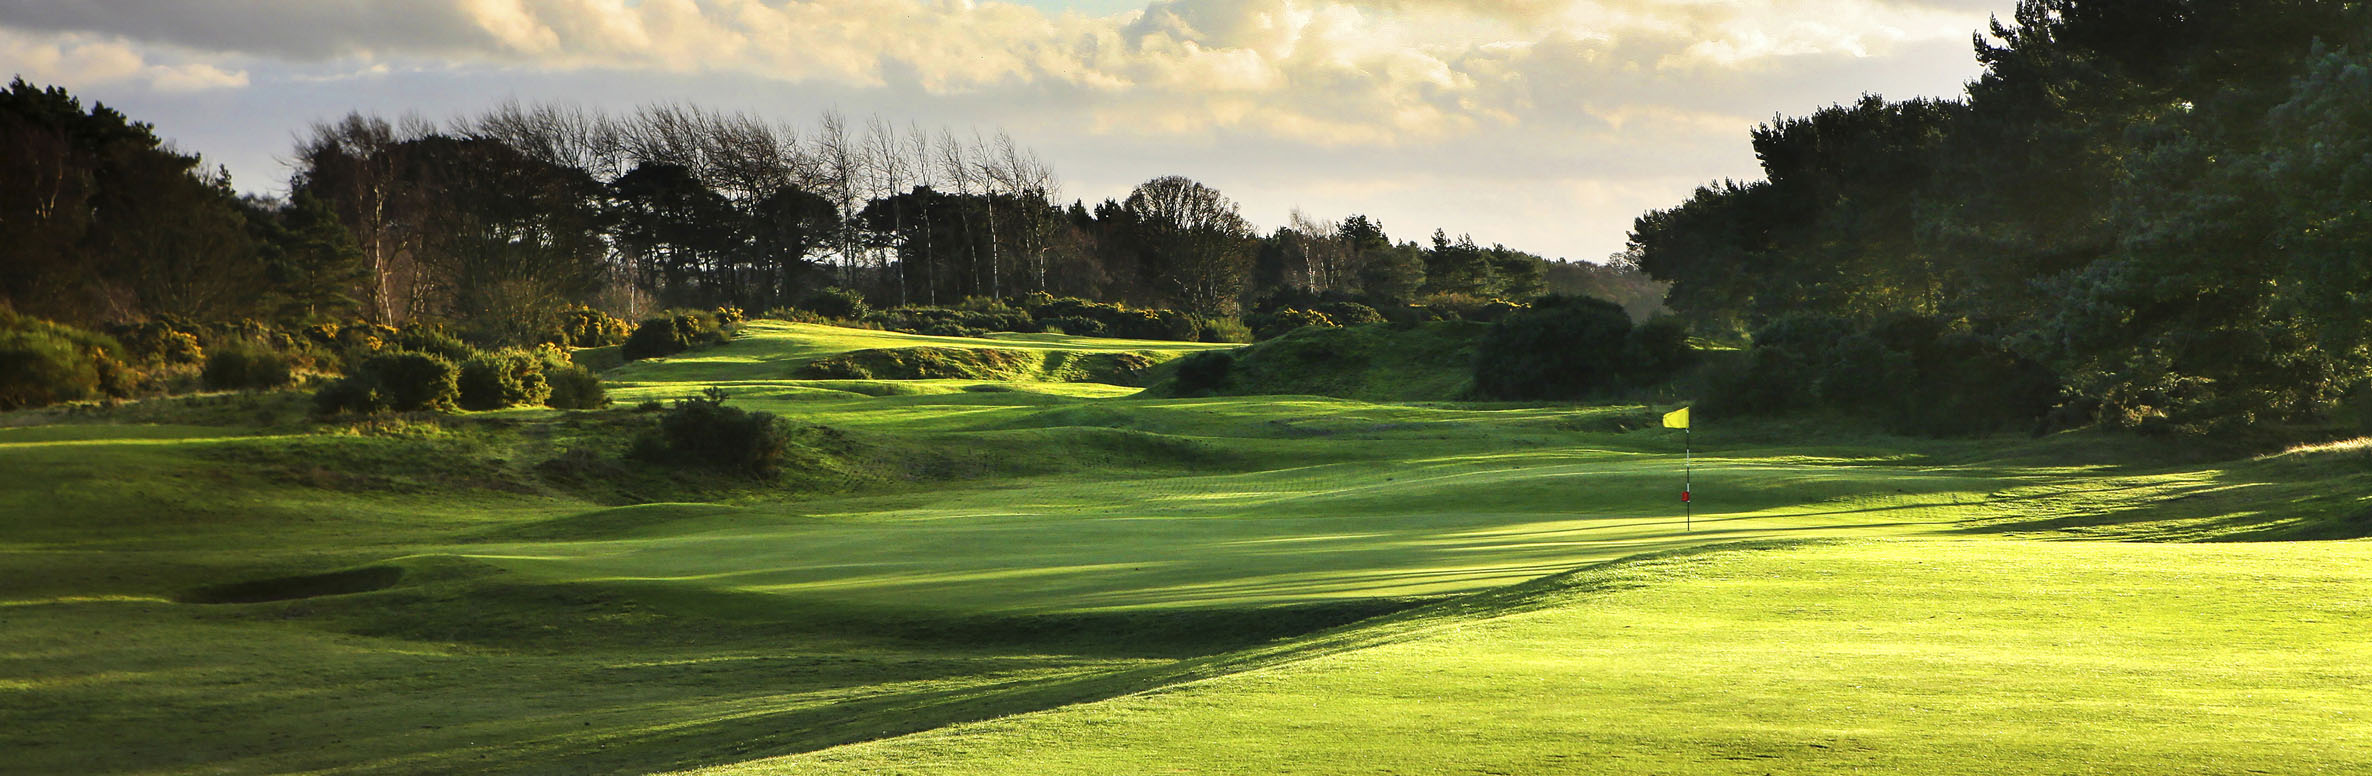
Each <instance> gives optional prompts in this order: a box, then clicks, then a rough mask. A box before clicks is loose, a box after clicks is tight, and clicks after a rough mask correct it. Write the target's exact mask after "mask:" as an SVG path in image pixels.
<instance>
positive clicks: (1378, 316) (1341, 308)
mask: <svg viewBox="0 0 2372 776" xmlns="http://www.w3.org/2000/svg"><path fill="white" fill-rule="evenodd" d="M1309 309H1310V310H1312V311H1315V312H1318V313H1322V314H1324V315H1325V316H1326V318H1327V320H1331V321H1333V322H1334V325H1336V326H1358V325H1361V324H1368V323H1383V322H1384V314H1383V313H1380V312H1376V309H1375V308H1373V307H1369V306H1367V305H1363V304H1360V303H1358V302H1327V303H1325V304H1321V305H1317V306H1315V307H1311V308H1309Z"/></svg>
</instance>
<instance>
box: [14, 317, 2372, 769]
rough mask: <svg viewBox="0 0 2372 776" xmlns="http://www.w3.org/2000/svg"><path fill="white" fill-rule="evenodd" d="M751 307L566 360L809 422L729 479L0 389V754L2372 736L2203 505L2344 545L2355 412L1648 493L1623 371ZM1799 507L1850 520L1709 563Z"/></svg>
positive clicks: (2349, 584)
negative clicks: (1585, 371)
mask: <svg viewBox="0 0 2372 776" xmlns="http://www.w3.org/2000/svg"><path fill="white" fill-rule="evenodd" d="M746 331H747V333H746V335H745V336H743V337H742V338H740V339H736V340H735V341H733V342H732V343H730V344H727V345H723V346H720V347H717V348H714V349H711V350H704V351H695V352H693V353H690V354H686V355H685V356H684V357H682V358H678V359H668V360H663V361H657V362H638V363H636V364H631V365H627V366H625V367H622V368H620V369H618V370H615V371H614V372H612V373H611V376H612V378H613V380H614V381H615V382H614V390H613V393H614V394H615V395H616V396H618V397H620V400H621V402H622V403H624V404H625V405H631V404H633V403H635V402H639V401H642V400H645V399H670V398H676V397H681V396H685V395H689V394H693V393H697V392H698V391H700V390H701V389H703V388H706V387H710V386H719V387H723V388H724V389H725V390H727V392H728V393H729V394H730V395H731V397H732V398H731V399H729V401H730V402H731V403H733V404H735V405H737V406H745V407H750V408H755V409H764V410H768V411H773V412H777V413H781V414H783V415H785V416H787V417H790V418H792V419H794V420H796V421H798V422H800V423H802V424H808V425H809V427H811V428H823V429H829V436H828V437H825V436H818V437H816V438H817V439H826V440H828V442H829V443H828V444H820V445H819V446H817V447H815V448H814V449H812V450H810V451H808V454H807V455H806V457H803V458H800V459H798V460H800V461H801V464H800V469H799V471H794V472H791V473H789V474H786V476H785V477H784V478H783V479H782V480H781V481H779V482H776V483H773V484H770V485H760V484H756V483H749V482H745V481H739V480H735V479H732V478H730V477H723V476H699V475H687V474H681V473H670V472H668V471H664V470H657V469H654V468H653V467H650V466H648V465H647V464H639V463H635V462H630V461H624V460H621V459H618V458H617V457H616V453H617V452H619V451H621V450H622V449H623V448H624V446H625V442H626V440H627V439H628V438H630V437H631V436H632V435H633V433H635V432H636V430H637V429H639V428H642V427H644V426H647V425H648V424H649V423H650V422H651V418H652V416H651V415H648V414H643V413H640V412H637V411H636V410H634V409H632V408H631V407H630V406H621V407H619V408H617V409H612V410H607V411H602V412H590V413H561V412H553V411H544V410H512V411H503V412H494V413H476V414H469V415H463V416H457V417H448V418H434V417H415V418H396V419H382V420H376V421H366V422H337V423H329V424H320V423H315V422H312V421H309V420H307V419H306V418H305V417H304V416H303V411H302V408H303V404H304V401H303V397H301V396H297V395H263V396H241V395H223V396H205V397H195V398H184V399H174V400H160V401H154V402H139V403H134V404H129V405H125V406H121V407H114V408H106V407H88V408H67V409H58V410H47V411H39V412H22V413H12V414H8V415H0V579H5V580H6V584H5V587H0V624H5V627H0V751H5V752H7V753H8V756H7V757H5V758H0V760H5V762H6V764H5V765H0V770H13V771H21V772H28V773H56V772H74V773H159V772H162V773H182V772H190V773H194V772H225V771H227V772H324V771H327V772H356V773H420V772H469V773H477V772H516V773H579V772H649V771H664V770H671V769H688V768H700V767H719V768H729V769H730V768H745V769H749V770H755V771H760V772H771V771H788V772H805V771H806V770H808V769H810V768H819V769H838V770H842V771H845V772H872V771H894V770H899V769H905V770H911V771H916V772H924V771H927V772H947V773H963V772H975V771H977V772H1036V771H1037V770H1043V771H1045V772H1107V773H1108V772H1164V771H1173V770H1174V771H1182V772H1267V771H1275V770H1296V769H1298V770H1303V771H1309V772H1329V770H1328V769H1333V770H1335V771H1341V772H1375V771H1379V770H1384V769H1385V768H1384V766H1385V765H1389V764H1391V762H1396V761H1388V760H1387V759H1386V758H1404V759H1405V762H1407V763H1408V765H1407V767H1405V768H1404V769H1403V770H1405V771H1407V772H1486V771H1491V770H1496V771H1499V772H1515V773H1520V772H1536V771H1558V770H1565V771H1585V772H1586V771H1611V772H1690V771H1702V772H1732V771H1735V772H1757V773H1760V772H1795V771H1802V770H1823V769H1825V770H1842V769H1847V768H1853V767H1860V768H1865V769H1870V770H1905V771H1926V772H1947V773H1948V772H2029V771H2083V770H2089V771H2096V772H2152V771H2157V770H2167V769H2171V770H2182V769H2185V768H2189V769H2191V770H2194V771H2201V772H2207V771H2220V770H2239V769H2241V768H2224V767H2222V766H2242V765H2245V766H2246V767H2256V768H2260V769H2264V770H2269V771H2273V772H2307V771H2311V770H2313V769H2315V768H2322V769H2324V770H2326V771H2331V772H2344V771H2348V770H2360V769H2362V767H2363V766H2365V765H2366V764H2367V758H2366V753H2365V749H2364V741H2363V738H2362V732H2361V731H2363V730H2364V729H2365V726H2362V725H2360V724H2356V723H2358V722H2360V720H2361V716H2362V713H2363V711H2364V710H2363V709H2362V706H2363V705H2364V704H2365V702H2366V701H2365V697H2366V696H2365V695H2364V688H2365V687H2366V686H2367V685H2366V678H2365V675H2364V674H2363V673H2362V671H2361V669H2358V668H2355V667H2353V666H2360V665H2363V664H2364V661H2363V660H2362V658H2363V657H2364V655H2363V649H2364V648H2363V646H2362V644H2361V643H2360V642H2362V640H2361V639H2351V638H2350V636H2351V635H2353V634H2351V633H2350V632H2349V631H2350V629H2351V628H2352V627H2353V625H2354V623H2355V621H2360V618H2361V615H2362V607H2363V606H2364V605H2365V602H2366V601H2367V600H2372V582H2367V580H2365V579H2364V578H2363V574H2361V573H2358V570H2361V569H2363V568H2365V564H2364V563H2363V561H2364V560H2365V559H2364V558H2363V555H2364V553H2365V548H2366V547H2367V546H2368V545H2366V544H2364V543H2361V542H2347V541H2336V542H2335V541H2316V542H2303V541H2280V542H2274V541H2258V542H2255V543H2251V544H2235V543H2232V542H2233V541H2234V540H2276V539H2348V538H2355V537H2361V536H2365V535H2368V534H2372V521H2367V518H2366V515H2367V514H2368V512H2367V510H2366V508H2365V507H2366V505H2367V495H2372V464H2368V462H2367V459H2366V456H2365V455H2364V454H2363V452H2362V450H2363V447H2362V446H2360V445H2359V446H2354V447H2350V446H2344V445H2342V446H2332V447H2325V448H2314V449H2300V450H2296V451H2292V452H2289V453H2286V454H2278V455H2269V456H2263V457H2257V458H2250V457H2245V456H2244V457H2240V458H2236V459H2232V460H2216V459H2217V458H2219V457H2218V456H2207V455H2201V454H2197V453H2195V452H2193V451H2187V450H2183V449H2179V448H2175V447H2171V446H2168V445H2163V444H2158V443H2155V442H2152V441H2150V440H2134V439H2127V438H2119V437H2114V436H2105V435H2094V434H2063V435H2058V436H2055V437H2051V438H2047V439H2041V440H2031V439H2025V438H2004V439H1991V440H1978V441H1957V442H1936V441H1920V440H1908V439H1900V438H1893V437H1884V436H1875V435H1870V434H1866V433H1861V432H1856V431H1852V430H1849V429H1842V428H1838V427H1835V426H1833V425H1830V424H1824V423H1819V422H1813V421H1762V422H1756V423H1750V424H1737V425H1722V424H1712V423H1708V424H1706V427H1704V428H1700V429H1699V433H1697V434H1696V436H1695V439H1696V444H1697V448H1698V456H1699V457H1698V459H1697V460H1698V467H1699V468H1698V470H1697V496H1698V503H1697V509H1698V513H1697V515H1696V521H1695V524H1694V526H1693V529H1694V530H1689V531H1683V530H1681V528H1682V526H1681V523H1680V518H1681V516H1680V514H1679V513H1678V511H1677V507H1678V506H1679V504H1678V503H1677V501H1676V498H1675V497H1676V495H1677V492H1676V491H1677V489H1678V482H1677V480H1678V474H1679V471H1678V466H1677V462H1678V456H1677V453H1678V452H1679V450H1678V442H1679V440H1678V439H1677V438H1675V437H1674V436H1673V435H1672V434H1671V433H1670V432H1667V431H1662V430H1659V429H1654V428H1652V426H1653V419H1654V413H1653V412H1652V411H1650V410H1648V409H1646V408H1639V407H1597V408H1582V407H1572V406H1525V405H1490V404H1472V405H1466V404H1378V403H1367V402H1362V401H1354V400H1348V399H1339V398H1324V397H1315V396H1247V397H1227V398H1199V399H1186V398H1137V397H1133V396H1131V394H1132V393H1134V391H1135V389H1130V388H1124V387H1117V386H1108V385H1098V384H1092V383H1044V382H995V381H973V380H938V381H898V380H844V381H812V380H799V379H793V378H790V377H788V376H787V375H789V374H790V373H791V371H792V370H794V369H796V368H797V367H798V366H799V365H801V364H804V363H808V362H811V361H813V360H815V359H819V358H825V357H829V356H831V355H833V354H835V353H845V352H849V351H853V350H861V349H868V348H883V347H907V346H931V347H950V346H962V347H996V348H1039V349H1044V350H1049V351H1065V352H1075V353H1096V352H1103V353H1116V352H1140V351H1145V350H1154V349H1163V348H1167V349H1169V350H1167V351H1165V352H1168V353H1171V354H1175V353H1178V352H1184V351H1187V350H1193V349H1197V348H1201V347H1204V346H1199V345H1192V344H1180V343H1148V342H1124V341H1105V340H1096V339H1091V338H1075V337H1062V336H1060V335H1029V336H1026V337H1009V338H1003V339H1000V340H997V341H995V342H993V343H985V344H984V342H983V341H979V340H962V339H957V338H926V337H912V336H910V335H901V334H886V333H881V332H870V331H858V330H847V329H833V328H830V327H817V326H806V325H790V324H780V323H773V322H759V323H756V324H754V325H752V326H750V327H749V328H748V329H747V330H746ZM951 342H952V343H957V344H955V345H950V344H949V343H951ZM814 433H817V434H822V433H824V432H814ZM1796 539H1814V540H1820V541H1830V540H1845V541H1847V543H1844V544H1816V545H1810V546H1803V547H1794V548H1792V549H1784V550H1776V551H1769V552H1726V551H1722V548H1724V547H1734V546H1737V545H1738V544H1739V543H1741V542H1771V541H1779V542H1785V541H1790V540H1796ZM2086 539H2112V540H2129V541H2127V542H2123V543H2109V542H2094V541H2069V540H2086ZM2130 540H2149V541H2161V542H2163V541H2178V542H2184V543H2181V544H2166V545H2145V544H2134V543H2131V542H2130ZM1791 546H1792V545H1791ZM1706 549H1711V550H1713V552H1711V553H1710V554H1705V553H1700V552H1699V550H1706ZM1643 553H1674V554H1670V555H1666V556H1662V557H1661V559H1657V560H1648V561H1640V560H1635V559H1636V558H1638V557H1639V556H1641V555H1642V554H1643ZM1626 558H1632V559H1634V560H1631V561H1625V560H1624V559H1626ZM1605 564H1612V565H1605ZM1575 569H1588V570H1585V571H1582V572H1580V573H1578V574H1574V575H1569V576H1557V575H1561V574H1566V573H1567V572H1571V571H1573V570H1575ZM2144 572H2149V573H2144ZM1544 578H1545V579H1544ZM1411 607H1415V608H1411ZM1928 615H1937V616H1946V617H1955V618H1957V619H1948V620H1944V621H1938V622H1930V621H1926V620H1917V618H1918V617H1924V616H1928ZM2350 618H2354V619H2353V620H2351V619H2350ZM1914 620H1917V621H1916V622H1914ZM1626 625H1627V626H1631V627H1628V628H1625V627H1622V626H1626ZM2101 639H2108V640H2107V641H2102V640H2101ZM2100 644H2112V645H2114V649H2113V650H2110V651H2108V652H2103V651H2102V648H2101V647H2100V646H2099V645H2100ZM1665 655H1669V656H1671V657H1672V658H1673V661H1670V662H1666V661H1663V660H1662V656H1665ZM2186 655H2187V656H2188V657H2186ZM1684 657H1693V658H1694V662H1681V661H1680V658H1684ZM2235 660H2242V661H2248V664H2250V665H2261V666H2262V667H2263V669H2262V670H2263V673H2262V674H2259V673H2251V672H2243V671H2239V670H2237V669H2235V668H2233V666H2235V665H2238V664H2237V663H2234V662H2232V661H2235ZM2216 661H2224V662H2216ZM1690 665H1695V666H1700V667H1702V668H1701V669H1683V668H1680V667H1684V666H1690ZM2218 666H2221V668H2217V667H2218ZM1750 669H1768V670H1767V671H1765V672H1762V673H1756V672H1755V671H1754V670H1750ZM2211 669H2212V670H2211ZM1921 671H1931V673H1928V674H1923V673H1920V672H1921ZM1862 674H1867V675H1868V677H1869V678H1868V681H1865V682H1863V684H1864V685H1865V686H1864V687H1852V686H1850V683H1849V682H1846V681H1845V679H1847V678H1850V677H1852V676H1856V675H1862ZM2260 678H2262V679H2263V681H2262V682H2260V681H2258V680H2259V679H2260ZM1976 679H1985V680H1987V681H1990V682H1992V683H1991V684H1986V683H1983V682H1977V681H1975V680H1976ZM1551 696H1554V697H1555V698H1559V699H1562V698H1570V699H1573V703H1570V704H1567V705H1564V706H1555V705H1551V704H1548V703H1545V702H1544V701H1543V700H1542V699H1544V698H1549V697H1551ZM2302 699H2303V700H2302ZM1913 701H1916V702H1915V703H1914V702H1913ZM2318 704H2319V705H2318ZM2308 706H2312V707H2313V708H2315V709H2320V710H2322V711H2325V712H2328V713H2326V714H2322V715H2321V716H2317V714H2316V713H2306V712H2302V711H2300V709H2302V708H2306V707H2308ZM2317 713H2320V712H2317ZM1014 715H1019V716H1014ZM2186 719H2189V720H2195V721H2197V724H2196V725H2195V726H2193V727H2192V728H2185V727H2184V726H2183V723H2182V721H2183V720H2186ZM981 720H994V721H992V722H981V723H979V724H968V723H974V722H977V721H981ZM2251 720H2258V721H2251ZM1682 721H1687V722H1691V723H1694V725H1693V726H1690V725H1682V724H1680V723H1681V722H1682ZM2276 728H2279V730H2276ZM1692 731H1693V732H1692ZM2083 731H2097V732H2098V733H2099V737H2097V739H2095V740H2090V741H2091V742H2090V743H2087V742H2086V741H2079V740H2077V739H2078V738H2079V737H2080V734H2081V733H2082V732H2083ZM909 734H912V735H911V736H910V735H909ZM2285 735H2286V736H2290V738H2287V739H2284V738H2282V737H2281V736H2285ZM1552 739H1553V740H1552ZM868 741H873V742H876V743H863V742H868ZM2284 741H2289V742H2292V748H2291V749H2289V750H2287V751H2286V752H2285V750H2284V749H2283V748H2282V747H2283V745H2284V744H2283V743H2282V742H2284ZM2298 741H2311V742H2314V743H2312V744H2297V743H2295V742H2298ZM2107 742H2114V745H2113V746H2112V745H2111V744H2110V743H2107ZM1824 747H1825V748H1824ZM1427 752H1438V754H1427ZM2119 752H2123V753H2126V754H2118V753H2119ZM776 757H789V758H791V759H784V760H776V759H769V758H776ZM1732 757H1738V758H1745V759H1736V760H1732V759H1728V758H1732ZM1428 758H1431V759H1428ZM1559 758H1562V759H1559ZM1997 764H1998V765H2000V766H2001V767H1998V768H1996V767H1992V766H1994V765H1997ZM1634 765H1635V766H1636V767H1633V766H1634Z"/></svg>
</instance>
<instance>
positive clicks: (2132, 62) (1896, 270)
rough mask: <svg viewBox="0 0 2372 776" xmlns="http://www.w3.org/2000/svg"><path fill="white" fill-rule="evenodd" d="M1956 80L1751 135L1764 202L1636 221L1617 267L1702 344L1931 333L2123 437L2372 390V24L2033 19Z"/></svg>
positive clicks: (1675, 210)
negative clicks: (1923, 95) (1867, 329)
mask: <svg viewBox="0 0 2372 776" xmlns="http://www.w3.org/2000/svg"><path fill="white" fill-rule="evenodd" d="M1976 54H1977V59H1978V61H1979V62H1980V63H1981V64H1982V65H1983V66H1984V68H1985V70H1984V73H1983V75H1982V76H1981V77H1980V78H1979V79H1978V80H1977V81H1976V82H1974V83H1971V84H1970V85H1969V87H1968V94H1967V96H1966V98H1965V99H1962V100H1951V101H1938V100H1911V101H1906V102H1889V101H1886V100H1884V99H1881V98H1879V97H1876V96H1869V97H1865V98H1863V99H1861V100H1860V101H1858V102H1855V103H1853V104H1851V105H1838V106H1832V107H1829V108H1825V109H1822V110H1819V111H1815V112H1814V113H1813V114H1812V115H1810V116H1805V117H1781V118H1778V119H1774V120H1773V121H1772V122H1770V123H1767V124H1764V125H1762V126H1761V127H1759V128H1757V129H1756V130H1755V131H1754V132H1753V135H1752V141H1753V146H1754V150H1755V153H1756V155H1757V157H1758V158H1759V159H1761V161H1762V165H1763V172H1764V178H1763V179H1762V180H1757V181H1750V182H1734V181H1725V182H1722V183H1719V184H1715V185H1711V186H1706V187H1704V188H1700V189H1698V190H1697V191H1696V193H1695V194H1694V195H1693V196H1691V197H1690V198H1689V199H1688V200H1687V201H1685V202H1682V203H1680V204H1678V205H1676V206H1674V207H1671V208H1667V209H1662V210H1657V211H1653V212H1650V213H1647V214H1645V215H1643V216H1641V217H1640V218H1639V219H1638V221H1637V222H1636V224H1635V225H1634V227H1633V229H1632V232H1631V236H1630V253H1631V255H1632V256H1633V257H1635V258H1634V260H1635V262H1636V264H1637V266H1638V267H1639V268H1640V269H1643V270H1645V271H1646V273H1647V274H1648V275H1650V276H1652V277H1654V278H1655V279H1657V280H1660V281H1666V282H1669V283H1671V284H1672V290H1671V294H1670V296H1669V300H1668V301H1669V304H1670V305H1671V307H1672V308H1673V309H1675V310H1677V311H1679V312H1680V313H1682V314H1683V315H1685V316H1686V317H1688V318H1689V319H1690V320H1692V321H1695V322H1697V324H1698V326H1699V328H1700V329H1701V330H1704V331H1706V333H1709V334H1719V333H1721V332H1722V331H1725V330H1726V331H1741V330H1750V329H1757V328H1763V327H1766V326H1767V325H1768V324H1771V323H1772V322H1774V321H1777V320H1779V319H1781V318H1783V317H1786V316H1789V315H1794V314H1799V313H1818V314H1823V315H1830V316H1842V317H1845V318H1851V319H1859V320H1873V319H1875V318H1877V317H1879V316H1888V315H1902V314H1909V315H1917V316H1925V317H1929V318H1932V319H1934V320H1936V321H1938V322H1939V324H1940V325H1944V326H1946V327H1947V328H1948V329H1950V330H1951V331H1954V332H1960V333H1962V334H1965V335H1966V336H1973V337H1978V338H1980V339H1982V340H1984V341H1986V342H1990V343H1994V344H1995V345H1998V346H2002V347H2007V348H2009V349H2010V350H2012V351H2014V352H2015V353H2016V354H2018V356H2020V357H2022V358H2028V359H2032V360H2033V361H2035V362H2038V363H2040V364H2043V365H2046V366H2047V367H2048V368H2049V369H2051V370H2052V371H2054V372H2055V373H2056V374H2057V375H2058V376H2059V379H2061V380H2062V381H2063V382H2064V388H2065V390H2066V391H2067V396H2066V397H2065V401H2066V402H2068V403H2069V406H2074V407H2080V408H2082V409H2083V410H2084V411H2086V412H2088V413H2090V414H2091V415H2092V416H2093V417H2095V418H2097V419H2100V420H2105V421H2109V422H2111V423H2114V424H2118V425H2144V426H2147V425H2153V424H2171V425H2198V424H2210V425H2212V424H2217V423H2252V422H2261V421H2267V420H2310V419H2314V418H2318V417H2328V416H2330V415H2331V413H2333V412H2342V413H2343V414H2344V412H2343V411H2345V410H2346V408H2345V407H2344V406H2342V405H2343V404H2344V403H2345V402H2343V401H2342V399H2343V398H2344V397H2346V396H2347V395H2349V393H2350V392H2357V393H2359V394H2360V393H2363V392H2365V391H2366V390H2367V385H2366V379H2367V376H2368V375H2372V350H2368V349H2367V347H2366V345H2365V342H2366V341H2367V340H2366V338H2365V335H2366V334H2367V332H2366V331H2365V327H2366V326H2367V324H2366V323H2365V321H2366V320H2368V319H2372V318H2368V314H2372V306H2368V305H2367V303H2366V302H2364V301H2363V300H2365V299H2372V217H2368V216H2367V212H2368V208H2372V107H2368V106H2372V75H2367V73H2372V6H2368V5H2367V4H2365V3H2362V2H2354V1H2349V2H2333V1H2319V2H2318V1H2314V0H2295V1H2286V2H2271V3H2268V2H2257V1H2254V0H2251V1H2246V2H2244V1H2242V0H2169V1H2168V2H2154V3H2132V2H2114V1H2111V0H2027V1H2026V2H2022V3H2020V4H2019V6H2018V9H2017V11H2016V13H2015V14H2014V15H2013V17H2012V18H2011V19H2010V20H2007V21H1996V22H1995V23H1994V25H1993V26H1992V28H1991V30H1990V31H1989V33H1988V34H1985V35H1981V36H1979V37H1978V39H1977V41H1976ZM1955 336H1960V335H1955Z"/></svg>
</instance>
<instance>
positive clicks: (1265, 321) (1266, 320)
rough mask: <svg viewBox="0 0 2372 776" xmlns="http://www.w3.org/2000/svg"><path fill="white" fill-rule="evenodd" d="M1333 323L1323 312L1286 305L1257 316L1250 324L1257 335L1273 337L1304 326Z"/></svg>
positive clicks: (1330, 324) (1329, 324)
mask: <svg viewBox="0 0 2372 776" xmlns="http://www.w3.org/2000/svg"><path fill="white" fill-rule="evenodd" d="M1333 325H1334V319H1332V318H1328V317H1326V314H1325V313H1322V312H1318V311H1316V310H1302V309H1298V308H1291V307H1288V308H1285V309H1282V310H1278V311H1276V312H1273V313H1269V314H1267V315H1263V316H1258V321H1257V322H1256V323H1254V324H1253V326H1252V332H1253V333H1254V334H1257V335H1259V337H1260V338H1261V339H1275V338H1277V337H1282V336H1285V333H1286V332H1289V331H1292V330H1294V329H1299V328H1302V327H1304V326H1318V327H1329V326H1333Z"/></svg>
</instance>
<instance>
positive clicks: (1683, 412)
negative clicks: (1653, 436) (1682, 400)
mask: <svg viewBox="0 0 2372 776" xmlns="http://www.w3.org/2000/svg"><path fill="white" fill-rule="evenodd" d="M1664 428H1688V408H1687V407H1682V408H1680V409H1676V410H1673V411H1671V412H1667V413H1664Z"/></svg>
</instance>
